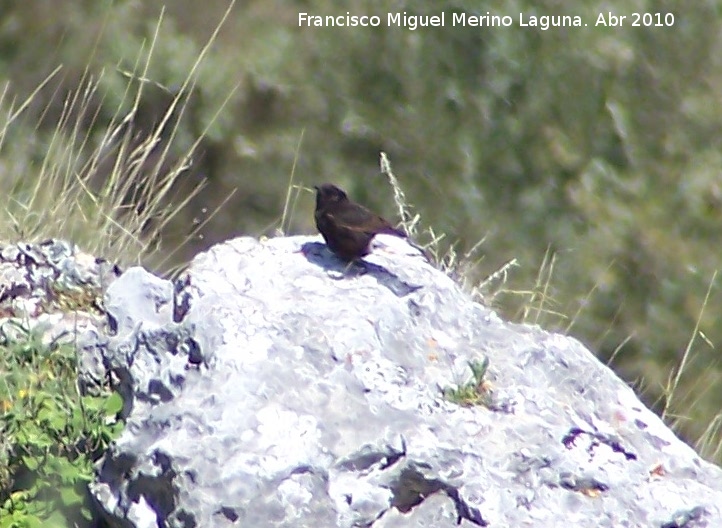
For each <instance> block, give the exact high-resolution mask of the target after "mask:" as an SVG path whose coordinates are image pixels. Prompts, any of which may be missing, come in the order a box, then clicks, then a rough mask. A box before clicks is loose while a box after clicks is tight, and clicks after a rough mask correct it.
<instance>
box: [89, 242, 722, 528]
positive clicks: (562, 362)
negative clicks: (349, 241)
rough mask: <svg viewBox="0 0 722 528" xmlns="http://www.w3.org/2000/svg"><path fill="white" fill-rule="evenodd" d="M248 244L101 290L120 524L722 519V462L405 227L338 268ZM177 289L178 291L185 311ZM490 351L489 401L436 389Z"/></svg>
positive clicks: (311, 254) (111, 465) (103, 490)
mask: <svg viewBox="0 0 722 528" xmlns="http://www.w3.org/2000/svg"><path fill="white" fill-rule="evenodd" d="M345 268H346V266H345V264H343V263H341V262H339V261H338V260H336V259H335V258H334V257H333V256H331V255H330V254H329V253H328V251H327V249H326V248H325V246H324V245H323V244H322V243H321V242H320V239H319V238H308V237H292V238H277V239H272V240H264V241H257V240H253V239H250V238H240V239H236V240H233V241H230V242H227V243H225V244H221V245H218V246H215V247H213V248H212V249H211V250H209V251H208V252H206V253H204V254H201V255H199V256H198V257H196V259H195V260H194V261H193V262H192V264H191V266H190V267H189V269H188V271H187V273H186V275H185V276H184V277H182V278H181V279H180V280H179V281H178V282H177V283H176V284H175V300H173V295H172V292H173V286H174V285H172V284H171V283H170V282H165V281H161V280H159V279H157V278H155V277H153V276H151V275H149V274H148V273H146V272H144V271H142V270H140V269H133V270H129V271H128V272H126V273H125V274H124V275H122V276H121V277H120V278H119V279H118V280H117V281H116V282H115V283H114V284H113V286H112V287H111V288H110V290H109V291H108V295H107V299H106V305H107V306H108V309H109V311H110V312H111V316H112V320H114V321H115V322H116V328H117V334H116V335H115V336H113V337H112V338H111V339H110V342H109V346H108V348H107V350H106V351H105V352H104V353H105V354H106V356H105V358H104V360H105V361H106V364H108V365H110V366H111V368H112V369H113V370H114V371H115V372H116V373H119V378H120V379H121V381H122V383H123V384H124V386H125V392H126V396H127V399H128V401H126V404H127V405H128V407H127V412H128V425H127V428H126V431H125V432H124V433H123V435H122V436H121V438H120V439H119V440H118V441H117V443H116V444H115V445H114V446H113V447H112V448H111V449H110V450H109V452H108V453H107V454H106V456H105V457H104V459H103V460H102V461H101V463H99V465H98V476H97V480H96V482H94V483H93V484H92V485H91V491H92V492H93V494H94V496H95V497H96V499H97V501H98V503H99V504H100V505H101V506H102V508H103V509H104V511H105V514H106V516H107V519H108V521H109V523H110V524H111V525H112V526H143V527H149V526H156V525H157V526H172V527H181V526H183V527H189V526H199V527H223V526H253V527H261V526H264V527H265V526H279V527H280V526H284V527H300V526H314V527H326V526H343V527H350V526H379V527H391V526H394V527H402V526H430V527H431V526H433V527H445V526H467V527H472V526H511V527H516V526H533V527H537V526H538V527H554V526H559V527H564V528H568V527H570V526H580V527H581V526H583V527H588V526H595V527H598V526H608V527H619V526H629V527H632V526H633V527H638V526H657V527H662V526H668V527H671V526H688V527H701V526H709V527H712V526H722V470H720V468H718V467H716V466H714V465H712V464H709V463H707V462H705V461H703V460H701V459H700V458H699V456H697V454H696V453H695V452H694V451H693V450H692V449H691V448H690V447H688V446H687V445H685V444H684V443H683V442H681V441H680V440H679V439H678V438H676V437H675V435H674V434H673V433H672V432H671V431H670V430H669V429H668V428H667V427H666V426H665V425H664V424H663V423H662V421H661V420H660V419H659V418H658V417H657V416H655V415H654V414H653V413H652V412H651V411H650V410H648V409H647V408H645V406H644V405H643V404H642V403H640V401H639V400H638V399H637V397H636V396H635V394H634V393H633V391H632V390H631V389H630V388H629V387H628V386H627V385H626V384H625V383H623V382H622V381H621V380H619V379H618V378H617V377H616V376H615V375H614V374H613V373H612V372H611V371H610V370H609V369H608V368H607V367H605V366H604V365H602V364H600V363H599V361H597V359H596V358H595V357H594V356H593V355H592V354H591V353H590V352H589V351H588V350H586V349H585V348H584V347H583V346H582V345H581V344H580V343H579V342H577V341H576V340H574V339H571V338H568V337H564V336H561V335H555V334H550V333H547V332H544V331H542V330H541V329H539V328H534V327H527V326H520V325H514V324H509V323H505V322H503V321H501V320H500V319H499V318H498V317H497V316H496V315H495V314H494V313H493V312H492V311H490V310H489V309H487V308H484V307H483V306H481V305H479V304H477V303H474V302H472V301H471V299H470V298H469V297H468V296H467V295H466V294H464V293H463V292H462V291H461V290H460V289H459V288H458V287H457V286H456V284H454V282H453V281H452V280H451V279H449V278H448V277H447V276H445V275H444V274H442V273H440V272H439V271H437V270H435V269H434V268H432V267H431V266H430V265H429V264H428V263H427V262H426V261H425V259H424V258H423V257H422V256H421V255H420V254H419V253H418V251H416V250H415V249H413V248H411V247H410V246H408V245H407V244H406V243H405V242H404V241H403V240H401V239H398V238H395V237H388V236H379V237H377V240H375V242H374V251H373V253H372V254H371V255H369V256H367V257H366V258H365V259H364V263H362V264H355V265H352V266H350V267H348V269H345ZM173 303H174V304H173ZM484 357H487V358H488V359H489V368H488V371H487V373H486V376H485V381H484V383H483V384H482V383H479V384H476V383H474V384H472V385H473V386H475V387H476V388H477V389H478V390H479V391H480V392H483V393H484V395H485V398H486V399H485V400H484V401H485V402H486V405H474V406H462V405H459V404H456V403H454V402H452V401H449V400H448V399H447V398H445V397H444V395H443V393H442V390H443V389H445V388H448V387H458V386H463V385H465V384H467V383H468V382H469V380H471V378H472V373H471V370H470V368H469V362H470V361H481V360H482V359H483V358H484Z"/></svg>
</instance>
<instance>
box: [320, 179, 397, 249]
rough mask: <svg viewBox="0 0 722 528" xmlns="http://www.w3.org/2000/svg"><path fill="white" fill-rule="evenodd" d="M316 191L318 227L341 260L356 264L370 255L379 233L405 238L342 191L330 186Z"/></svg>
mask: <svg viewBox="0 0 722 528" xmlns="http://www.w3.org/2000/svg"><path fill="white" fill-rule="evenodd" d="M314 188H315V189H316V212H315V213H314V217H315V219H316V227H317V228H318V231H319V232H320V233H321V235H323V239H324V240H325V241H326V245H327V246H328V247H329V249H330V250H331V251H333V252H334V253H335V254H336V255H337V256H338V257H340V258H342V259H343V260H346V261H353V260H355V259H358V258H361V257H363V256H365V255H368V254H369V251H370V250H369V244H370V243H371V240H372V239H373V237H375V236H376V235H378V234H379V233H385V234H388V235H395V236H398V237H402V238H406V233H404V232H403V231H401V230H399V229H396V228H395V227H394V226H392V225H391V224H390V223H389V222H388V221H386V220H384V219H383V218H382V217H380V216H379V215H377V214H375V213H372V212H371V211H369V210H368V209H366V208H365V207H364V206H363V205H359V204H357V203H354V202H352V201H351V200H349V199H348V196H346V193H345V192H344V191H343V189H339V188H338V187H336V186H335V185H332V184H330V183H324V184H323V185H318V186H315V187H314Z"/></svg>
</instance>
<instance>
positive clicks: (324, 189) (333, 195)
mask: <svg viewBox="0 0 722 528" xmlns="http://www.w3.org/2000/svg"><path fill="white" fill-rule="evenodd" d="M314 189H316V207H317V208H321V207H323V206H324V205H325V204H329V203H340V202H347V201H348V196H346V193H345V192H344V191H343V189H340V188H338V187H336V186H335V185H333V184H330V183H324V184H322V185H315V186H314Z"/></svg>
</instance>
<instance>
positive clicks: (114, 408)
mask: <svg viewBox="0 0 722 528" xmlns="http://www.w3.org/2000/svg"><path fill="white" fill-rule="evenodd" d="M122 409H123V398H122V397H121V395H120V394H118V393H117V392H114V393H113V394H111V395H110V397H109V398H108V399H107V400H105V412H106V413H108V414H111V415H115V414H118V413H119V412H120V411H121V410H122Z"/></svg>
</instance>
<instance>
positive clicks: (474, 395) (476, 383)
mask: <svg viewBox="0 0 722 528" xmlns="http://www.w3.org/2000/svg"><path fill="white" fill-rule="evenodd" d="M469 368H470V369H471V374H472V379H471V380H469V381H468V382H466V383H464V384H462V385H458V386H457V387H446V388H444V389H443V390H442V393H443V395H444V398H446V399H447V400H449V401H451V402H453V403H457V404H459V405H462V406H464V407H471V406H473V405H484V406H486V407H489V406H490V405H491V403H492V401H491V390H490V385H489V382H488V381H487V380H485V379H484V376H485V375H486V370H487V368H489V358H487V357H484V358H483V359H482V360H480V361H479V360H474V361H469Z"/></svg>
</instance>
